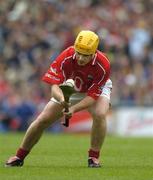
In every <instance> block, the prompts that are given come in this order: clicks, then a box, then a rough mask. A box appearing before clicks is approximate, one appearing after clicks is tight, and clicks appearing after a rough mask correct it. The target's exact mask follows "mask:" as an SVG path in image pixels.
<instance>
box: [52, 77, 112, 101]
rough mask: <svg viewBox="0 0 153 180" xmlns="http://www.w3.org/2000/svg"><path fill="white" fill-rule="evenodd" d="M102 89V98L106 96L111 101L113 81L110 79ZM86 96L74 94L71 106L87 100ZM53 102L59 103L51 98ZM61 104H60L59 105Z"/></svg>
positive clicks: (71, 98)
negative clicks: (84, 99)
mask: <svg viewBox="0 0 153 180" xmlns="http://www.w3.org/2000/svg"><path fill="white" fill-rule="evenodd" d="M101 89H102V93H101V95H100V96H105V97H106V98H108V99H109V100H110V95H111V92H112V81H111V80H110V79H108V80H107V81H106V83H105V85H103V86H102V87H101ZM85 96H86V94H85V93H74V94H72V96H71V97H70V103H71V104H76V103H78V102H79V101H81V100H82V99H83V98H85ZM50 100H51V101H53V102H56V103H59V102H58V101H57V100H56V99H55V98H53V97H52V98H51V99H50ZM59 104H60V103H59Z"/></svg>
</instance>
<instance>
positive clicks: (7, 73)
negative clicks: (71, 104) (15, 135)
mask: <svg viewBox="0 0 153 180" xmlns="http://www.w3.org/2000/svg"><path fill="white" fill-rule="evenodd" d="M152 26H153V0H76V1H74V0H5V1H0V131H7V130H13V131H14V130H18V131H22V130H25V129H27V126H28V124H29V123H30V122H31V120H32V119H33V118H34V117H35V116H36V115H37V114H38V113H39V112H40V111H41V109H42V108H43V107H44V105H45V104H46V102H47V101H48V100H49V99H50V87H49V86H48V85H47V84H45V83H43V82H42V81H41V77H42V75H43V74H44V73H45V72H46V70H47V69H48V67H49V65H50V63H51V62H52V61H53V60H54V59H55V57H56V56H57V55H58V54H59V53H60V52H61V51H62V50H63V49H65V48H66V47H68V46H70V45H73V42H74V39H75V37H76V35H77V33H78V32H79V31H80V30H82V29H90V30H93V31H95V32H96V33H98V35H99V37H100V39H101V42H100V45H99V49H100V50H101V51H103V52H105V53H107V56H108V57H109V59H110V62H111V67H112V72H111V79H112V81H113V92H112V107H119V106H153V28H152Z"/></svg>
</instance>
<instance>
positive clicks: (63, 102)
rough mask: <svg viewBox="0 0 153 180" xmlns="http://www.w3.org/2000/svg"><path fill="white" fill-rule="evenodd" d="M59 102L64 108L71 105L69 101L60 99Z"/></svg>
mask: <svg viewBox="0 0 153 180" xmlns="http://www.w3.org/2000/svg"><path fill="white" fill-rule="evenodd" d="M60 104H61V106H62V107H63V108H64V109H68V108H69V107H70V105H71V104H70V103H68V102H66V101H61V102H60Z"/></svg>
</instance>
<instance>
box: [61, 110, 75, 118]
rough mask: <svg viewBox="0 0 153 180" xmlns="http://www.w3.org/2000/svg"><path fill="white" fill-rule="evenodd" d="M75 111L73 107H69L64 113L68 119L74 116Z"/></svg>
mask: <svg viewBox="0 0 153 180" xmlns="http://www.w3.org/2000/svg"><path fill="white" fill-rule="evenodd" d="M73 113H74V111H73V109H72V108H69V110H68V111H63V115H64V116H65V117H66V118H68V119H70V118H71V117H72V116H73Z"/></svg>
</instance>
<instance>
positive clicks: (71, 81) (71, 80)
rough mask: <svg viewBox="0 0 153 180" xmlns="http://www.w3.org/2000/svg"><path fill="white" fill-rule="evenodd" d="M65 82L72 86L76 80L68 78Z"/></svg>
mask: <svg viewBox="0 0 153 180" xmlns="http://www.w3.org/2000/svg"><path fill="white" fill-rule="evenodd" d="M65 84H66V85H68V86H70V87H74V80H73V79H68V80H66V82H65Z"/></svg>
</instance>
